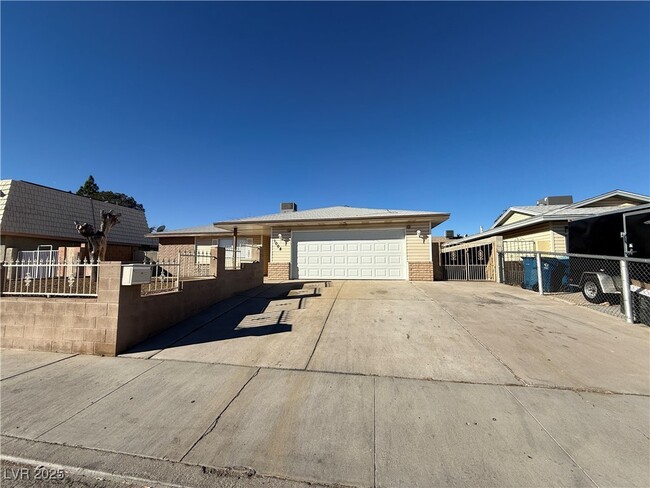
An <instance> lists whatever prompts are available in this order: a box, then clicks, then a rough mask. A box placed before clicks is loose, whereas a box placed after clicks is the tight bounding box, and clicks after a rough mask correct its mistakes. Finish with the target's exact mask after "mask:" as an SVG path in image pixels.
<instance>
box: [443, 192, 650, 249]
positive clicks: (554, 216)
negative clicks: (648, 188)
mask: <svg viewBox="0 0 650 488" xmlns="http://www.w3.org/2000/svg"><path fill="white" fill-rule="evenodd" d="M646 203H650V196H647V195H641V194H638V193H632V192H628V191H624V190H613V191H610V192H607V193H604V194H602V195H598V196H595V197H591V198H587V199H585V200H581V201H579V202H576V203H574V202H573V197H571V196H558V197H546V198H543V199H541V200H538V201H537V205H525V206H516V207H510V208H509V209H508V210H506V211H505V212H503V213H502V214H501V215H500V216H499V217H498V218H497V219H496V220H495V222H494V224H493V225H492V227H490V229H489V230H486V231H484V232H479V233H478V234H473V235H471V236H467V237H464V238H462V239H454V240H453V241H451V242H450V243H449V244H448V245H458V244H464V243H471V242H474V241H478V240H481V239H485V238H489V237H502V238H503V243H504V248H505V250H507V251H510V250H511V251H516V250H522V251H547V252H558V253H564V252H567V235H568V223H569V222H570V221H573V220H576V219H580V218H585V217H593V216H596V215H600V214H604V213H607V212H611V211H612V210H615V209H616V208H628V207H634V206H637V205H643V204H646Z"/></svg>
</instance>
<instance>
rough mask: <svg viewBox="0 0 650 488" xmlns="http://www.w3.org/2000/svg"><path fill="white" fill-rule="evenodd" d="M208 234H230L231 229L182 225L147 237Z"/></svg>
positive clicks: (210, 225) (209, 225)
mask: <svg viewBox="0 0 650 488" xmlns="http://www.w3.org/2000/svg"><path fill="white" fill-rule="evenodd" d="M203 234H205V235H210V234H232V232H231V231H229V230H226V229H221V228H219V227H215V226H214V225H213V224H208V225H199V226H196V227H184V228H182V229H172V230H164V231H163V232H153V233H151V234H147V236H148V237H172V236H192V235H203Z"/></svg>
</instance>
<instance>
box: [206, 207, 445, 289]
mask: <svg viewBox="0 0 650 488" xmlns="http://www.w3.org/2000/svg"><path fill="white" fill-rule="evenodd" d="M281 209H282V211H281V212H279V213H276V214H271V215H263V216H261V217H250V218H244V219H239V220H230V221H225V222H216V223H215V226H217V227H219V228H221V229H224V230H225V231H228V232H231V233H233V234H234V233H235V232H237V234H238V235H242V236H259V238H258V239H260V241H261V243H262V248H263V250H264V249H265V248H269V247H270V255H268V254H266V255H268V259H269V264H268V276H269V278H271V279H276V280H287V279H316V280H318V279H371V280H380V279H388V280H413V281H419V280H429V281H430V280H432V279H433V259H432V246H431V229H432V228H433V227H435V226H436V225H438V224H440V223H442V222H444V221H445V220H447V219H448V218H449V214H448V213H442V212H429V211H418V210H388V209H372V208H355V207H347V206H339V207H326V208H316V209H311V210H301V211H298V210H297V207H296V205H295V204H292V203H291V204H282V206H281ZM267 243H268V244H267Z"/></svg>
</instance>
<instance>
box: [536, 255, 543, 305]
mask: <svg viewBox="0 0 650 488" xmlns="http://www.w3.org/2000/svg"><path fill="white" fill-rule="evenodd" d="M535 260H536V261H537V288H539V294H540V295H543V294H544V285H543V284H542V253H541V252H537V254H536V255H535Z"/></svg>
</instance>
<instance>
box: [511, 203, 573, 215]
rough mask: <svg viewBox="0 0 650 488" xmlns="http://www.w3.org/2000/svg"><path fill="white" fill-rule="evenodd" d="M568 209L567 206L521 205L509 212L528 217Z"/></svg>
mask: <svg viewBox="0 0 650 488" xmlns="http://www.w3.org/2000/svg"><path fill="white" fill-rule="evenodd" d="M564 207H566V205H520V206H517V207H510V208H509V209H508V212H510V211H512V212H519V213H523V214H526V215H541V214H546V213H551V212H554V211H555V210H560V209H563V208H564Z"/></svg>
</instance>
